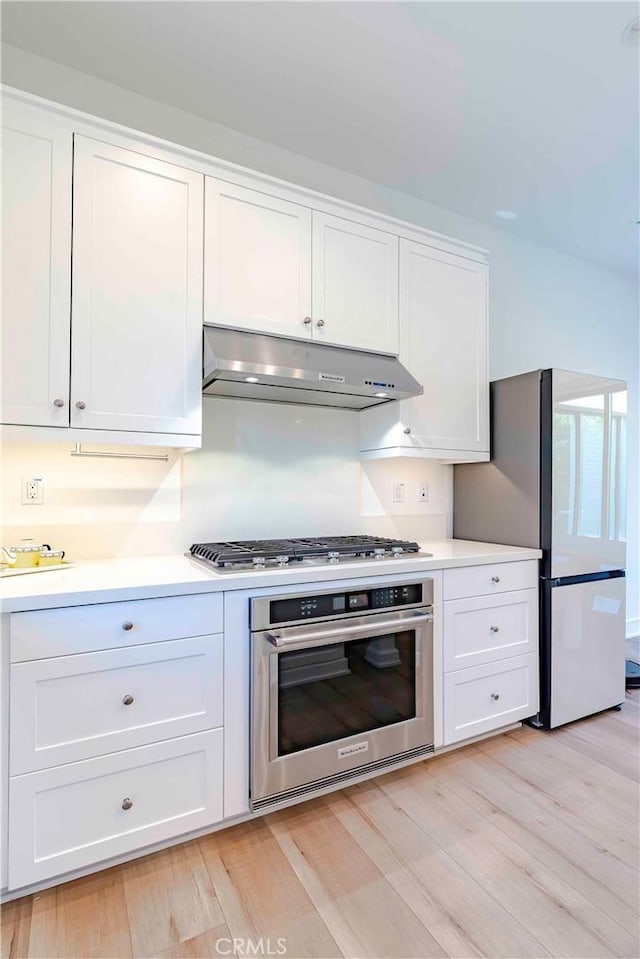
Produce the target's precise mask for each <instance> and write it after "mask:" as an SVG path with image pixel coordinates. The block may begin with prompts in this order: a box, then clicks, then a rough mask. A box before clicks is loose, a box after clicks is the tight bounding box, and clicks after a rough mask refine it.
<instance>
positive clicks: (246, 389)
mask: <svg viewBox="0 0 640 959" xmlns="http://www.w3.org/2000/svg"><path fill="white" fill-rule="evenodd" d="M202 390H203V393H204V394H205V396H233V397H237V398H241V399H252V400H269V401H271V402H277V403H302V404H306V405H308V406H337V407H340V408H341V409H347V410H364V409H366V408H367V407H369V406H378V405H379V404H380V403H388V402H389V401H390V400H401V399H406V398H407V397H409V396H418V395H419V394H420V393H422V387H421V385H420V384H419V383H418V381H417V380H416V379H414V377H413V376H412V375H411V374H410V373H409V372H408V370H406V369H405V367H404V366H403V365H402V363H400V361H399V360H398V359H396V357H394V356H382V355H380V354H378V353H365V352H361V351H360V350H347V349H342V347H335V346H325V345H324V344H321V343H306V342H301V341H298V340H287V339H284V338H282V337H278V336H266V335H264V334H262V333H244V332H239V331H237V330H228V329H224V328H222V327H218V326H205V328H204V357H203V382H202Z"/></svg>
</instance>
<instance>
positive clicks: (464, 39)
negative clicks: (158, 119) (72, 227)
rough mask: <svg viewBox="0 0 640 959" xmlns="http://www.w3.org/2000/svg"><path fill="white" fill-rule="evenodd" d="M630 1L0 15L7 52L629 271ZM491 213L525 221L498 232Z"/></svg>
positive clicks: (164, 7) (97, 6)
mask: <svg viewBox="0 0 640 959" xmlns="http://www.w3.org/2000/svg"><path fill="white" fill-rule="evenodd" d="M637 14H638V7H637V4H636V3H626V2H615V0H613V2H549V3H544V2H536V0H534V2H418V3H415V2H413V3H404V2H391V3H386V2H379V3H378V2H373V3H370V2H366V0H364V2H351V3H343V2H333V3H331V2H297V3H287V2H285V3H281V2H257V3H245V2H227V3H211V2H193V3H192V2H186V0H181V2H177V3H174V2H170V0H167V2H153V0H147V2H134V3H131V2H127V0H121V2H101V0H94V2H62V3H61V2H56V0H47V2H5V3H3V4H2V15H3V22H2V32H3V40H5V41H6V42H8V43H11V44H13V45H15V46H18V47H22V48H24V49H26V50H30V51H32V52H34V53H37V54H39V55H41V56H44V57H48V58H49V59H52V60H55V61H57V62H59V63H63V64H65V65H67V66H70V67H74V68H76V69H78V70H82V71H84V72H86V73H89V74H93V75H94V76H97V77H100V78H101V79H103V80H108V81H110V82H112V83H116V84H118V85H120V86H121V87H124V88H126V89H129V90H132V91H135V92H137V93H140V94H144V95H145V96H148V97H152V98H153V99H156V100H160V101H162V102H165V103H168V104H170V105H172V106H174V107H178V108H181V109H183V110H187V111H189V112H190V113H193V114H197V115H199V116H202V117H206V118H208V119H210V120H215V121H217V122H218V123H223V124H226V125H227V126H230V127H234V128H236V129H237V130H241V131H243V132H245V133H248V134H251V135H252V136H254V137H259V138H261V139H263V140H267V141H269V142H271V143H274V144H277V145H279V146H282V147H286V148H287V149H289V150H292V151H294V152H297V153H300V154H304V155H306V156H309V157H312V158H314V159H316V160H320V161H323V162H325V163H328V164H331V165H333V166H335V167H339V168H341V169H343V170H346V171H349V172H351V173H354V174H358V175H360V176H363V177H367V178H368V179H370V180H374V181H377V182H378V183H382V184H386V185H388V186H391V187H394V188H396V189H398V190H402V191H404V192H406V193H410V194H412V195H414V196H417V197H420V198H422V199H424V200H427V201H429V202H431V203H434V204H437V205H439V206H442V207H445V208H448V209H451V210H455V211H457V212H459V213H462V214H466V215H468V216H472V217H475V218H476V219H479V220H482V221H485V222H488V223H493V224H498V225H500V226H502V227H503V228H504V229H506V230H509V231H512V232H514V233H517V234H520V235H523V236H526V237H528V238H530V239H532V240H535V241H538V242H540V243H543V244H545V245H549V246H553V247H556V248H560V249H563V250H565V251H567V252H569V253H572V254H575V255H578V256H583V257H586V258H588V259H591V260H593V261H596V262H598V263H601V264H604V265H606V266H608V267H611V268H613V269H615V270H618V271H623V272H627V273H633V272H634V271H635V269H636V267H637V250H638V236H639V234H640V229H639V228H638V226H636V224H635V221H636V220H637V219H638V218H640V204H639V201H638V186H639V184H638V147H639V108H638V98H639V94H638V56H639V49H638V45H637V43H633V42H623V39H622V34H623V31H624V28H625V26H626V25H627V24H628V23H629V22H630V21H631V20H632V19H633V18H634V17H635V16H637ZM496 210H510V211H514V212H515V213H517V219H513V220H509V221H504V220H498V219H496V217H495V211H496Z"/></svg>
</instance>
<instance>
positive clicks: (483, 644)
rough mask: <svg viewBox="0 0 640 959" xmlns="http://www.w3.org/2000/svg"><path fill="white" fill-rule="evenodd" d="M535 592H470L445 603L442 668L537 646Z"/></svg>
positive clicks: (487, 660) (482, 661) (489, 659)
mask: <svg viewBox="0 0 640 959" xmlns="http://www.w3.org/2000/svg"><path fill="white" fill-rule="evenodd" d="M537 597H538V592H537V590H535V589H522V590H516V591H515V592H510V593H502V594H501V595H499V596H473V597H470V598H468V599H454V600H451V601H450V602H447V603H445V604H444V632H445V636H446V637H447V642H446V644H445V647H444V668H445V669H446V670H454V669H464V668H466V667H468V666H482V665H484V664H485V663H493V662H497V661H498V660H501V659H506V658H508V657H511V656H521V655H526V654H527V653H535V652H536V650H537V649H538V630H537V626H538V617H537V615H536V612H537Z"/></svg>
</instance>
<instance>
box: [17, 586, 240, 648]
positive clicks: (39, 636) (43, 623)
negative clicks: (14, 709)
mask: <svg viewBox="0 0 640 959" xmlns="http://www.w3.org/2000/svg"><path fill="white" fill-rule="evenodd" d="M221 632H222V594H221V593H196V594H195V595H194V596H168V597H163V598H162V599H136V600H131V601H129V602H126V603H96V604H94V605H92V606H66V607H64V608H62V609H48V610H36V611H35V612H32V613H14V614H13V615H12V617H11V662H12V663H16V662H21V661H23V660H28V659H44V658H48V657H50V656H68V655H71V654H73V653H88V652H92V651H93V650H96V649H115V648H116V647H118V646H135V645H138V644H141V643H158V642H162V641H164V640H166V639H183V638H184V637H186V636H205V635H209V634H211V633H221Z"/></svg>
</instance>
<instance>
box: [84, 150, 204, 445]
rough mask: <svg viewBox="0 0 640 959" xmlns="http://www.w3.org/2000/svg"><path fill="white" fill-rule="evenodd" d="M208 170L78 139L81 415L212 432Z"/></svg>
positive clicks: (99, 424) (124, 426) (148, 428)
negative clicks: (206, 347) (205, 269)
mask: <svg viewBox="0 0 640 959" xmlns="http://www.w3.org/2000/svg"><path fill="white" fill-rule="evenodd" d="M202 191H203V177H202V176H201V175H200V174H198V173H193V172H191V171H189V170H185V169H182V168H181V167H178V166H174V165H173V164H170V163H165V162H164V161H161V160H157V159H154V158H152V157H150V156H145V155H143V154H142V153H138V152H134V151H133V150H127V149H123V148H121V147H116V146H111V145H109V144H108V143H102V142H100V141H98V140H93V139H90V138H89V137H84V136H76V137H75V138H74V178H73V299H72V303H73V307H72V341H71V425H72V426H76V427H84V428H94V429H103V430H126V431H132V432H136V431H137V432H143V433H158V434H162V433H184V434H200V432H201V362H202V331H201V324H202V216H203V210H202V207H203V202H202Z"/></svg>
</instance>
